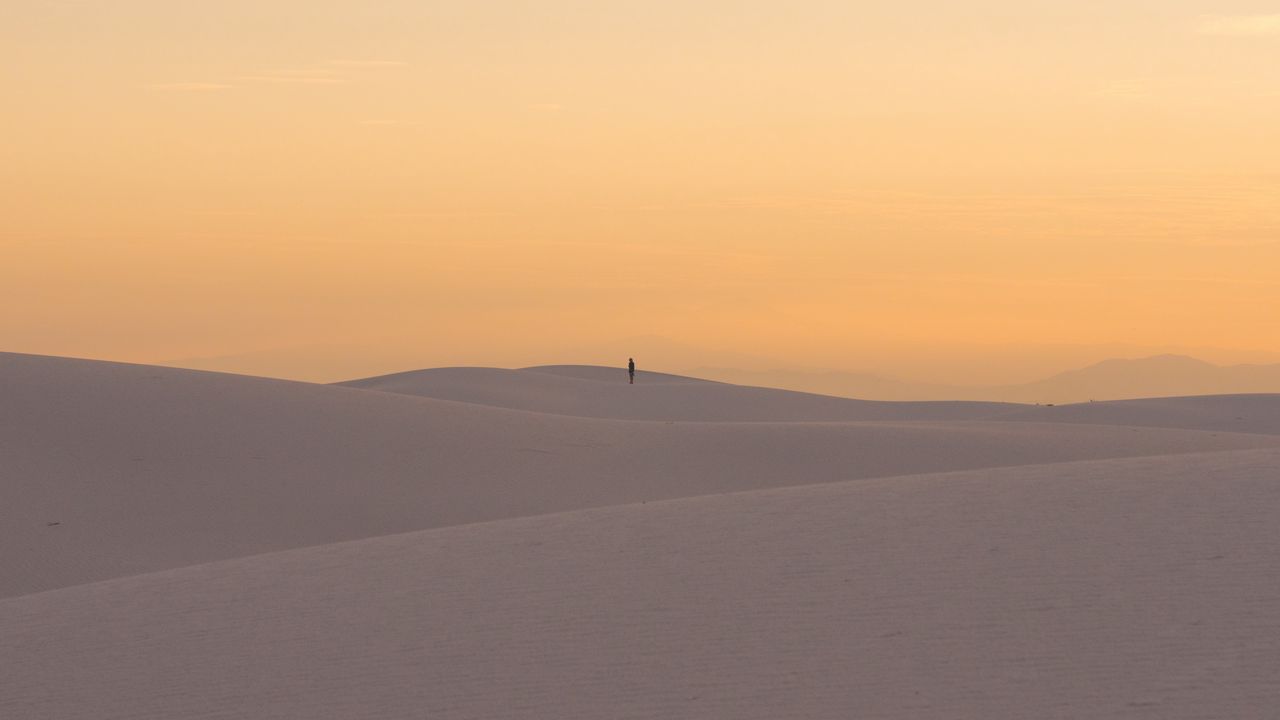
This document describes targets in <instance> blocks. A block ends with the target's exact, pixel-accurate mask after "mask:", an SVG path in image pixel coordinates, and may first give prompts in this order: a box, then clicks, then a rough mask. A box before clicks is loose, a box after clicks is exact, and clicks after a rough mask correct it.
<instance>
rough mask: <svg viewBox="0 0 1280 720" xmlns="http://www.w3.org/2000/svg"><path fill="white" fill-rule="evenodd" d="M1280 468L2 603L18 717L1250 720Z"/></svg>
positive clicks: (692, 512)
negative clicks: (1279, 470)
mask: <svg viewBox="0 0 1280 720" xmlns="http://www.w3.org/2000/svg"><path fill="white" fill-rule="evenodd" d="M1278 465H1280V451H1277V450H1263V451H1246V452H1225V453H1213V454H1201V455H1186V456H1182V457H1177V458H1145V459H1124V460H1106V461H1095V462H1085V463H1068V464H1058V465H1048V466H1037V467H1021V468H1008V469H1002V470H984V471H979V472H966V473H957V474H949V475H934V476H917V477H906V478H892V479H882V480H868V481H861V482H845V483H833V484H827V485H821V486H808V487H801V488H786V489H775V490H767V491H759V492H752V493H741V494H732V495H719V496H713V497H701V498H692V499H682V500H675V501H670V502H665V503H650V504H648V505H629V506H624V507H612V508H603V509H596V510H587V511H579V512H574V513H568V514H556V515H548V516H541V517H536V518H522V519H516V520H510V521H503V522H498V523H490V524H480V525H469V526H464V527H457V528H446V529H442V530H435V531H428V532H420V533H413V534H407V535H399V536H392V537H383V538H376V539H369V540H364V541H359V542H354V543H346V544H336V545H326V546H322V547H314V548H306V549H301V550H295V551H291V552H284V553H277V554H270V555H263V556H257V557H253V558H247V559H242V560H236V561H229V562H224V563H217V564H211V565H202V566H197V567H189V568H183V569H178V570H172V571H168V572H163V573H157V574H149V575H143V576H137V577H131V578H123V579H118V580H112V581H108V582H104V583H98V584H93V585H85V586H80V587H74V588H68V589H65V590H60V591H54V592H50V593H42V594H37V595H30V596H27V597H21V598H14V599H9V600H6V601H0V647H3V648H5V651H4V653H2V654H0V677H3V678H4V679H5V681H4V683H2V684H0V715H4V716H5V717H22V718H31V719H39V718H58V719H59V720H75V719H76V718H86V719H88V718H92V719H94V720H96V719H97V718H106V717H129V718H180V717H254V718H264V719H267V718H350V717H388V718H390V717H432V718H477V717H483V718H555V719H557V720H560V719H574V718H583V719H587V718H591V719H594V718H601V717H627V718H671V717H699V718H737V719H740V718H769V719H773V718H780V717H806V718H833V719H834V718H902V719H908V718H909V719H913V720H915V719H926V720H927V719H929V718H939V719H941V718H946V719H947V720H1022V719H1024V718H1043V719H1055V718H1059V719H1066V718H1072V719H1074V718H1090V719H1091V720H1108V719H1111V718H1116V719H1119V718H1125V719H1129V718H1160V719H1161V720H1179V719H1183V718H1186V719H1188V720H1189V719H1191V718H1210V717H1213V718H1225V717H1230V718H1255V719H1259V720H1261V719H1262V718H1269V717H1272V715H1273V713H1274V711H1275V708H1277V707H1280V683H1277V677H1280V655H1278V654H1277V651H1276V646H1275V642H1274V638H1275V637H1276V636H1277V635H1278V634H1280V595H1277V593H1276V583H1275V571H1274V566H1275V557H1276V555H1277V553H1278V552H1280V524H1277V523H1276V522H1275V518H1276V510H1277V508H1278V507H1280V484H1277V483H1276V482H1275V468H1276V467H1277V466H1278Z"/></svg>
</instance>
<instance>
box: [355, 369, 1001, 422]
mask: <svg viewBox="0 0 1280 720" xmlns="http://www.w3.org/2000/svg"><path fill="white" fill-rule="evenodd" d="M338 384H339V385H342V386H346V387H354V388H360V389H363V390H379V391H382V392H391V393H399V394H403V395H418V396H421V397H431V398H437V399H441V400H455V401H458V402H468V403H476V404H480V405H491V406H494V407H504V408H512V409H518V410H531V411H534V412H543V413H554V414H557V415H573V416H577V417H594V418H612V419H619V420H688V421H695V420H696V421H717V422H719V421H724V422H770V421H772V422H796V421H842V420H846V421H860V420H913V421H914V420H972V419H983V418H991V417H994V416H996V415H998V414H1000V413H1001V412H1007V411H1010V410H1016V409H1018V408H1019V407H1020V406H1018V405H1012V404H1008V403H984V402H880V401H871V400H852V399H849V398H837V397H829V396H826V395H813V394H810V393H802V392H793V391H790V390H776V389H772V388H760V387H749V386H745V385H732V384H729V383H719V382H712V381H710V380H699V379H696V378H687V377H681V376H679V375H665V374H662V373H648V372H638V373H636V384H635V385H628V384H627V380H626V371H625V370H616V369H613V368H602V367H594V366H549V367H537V368H526V369H523V370H503V369H499V368H432V369H428V370H414V371H411V372H404V373H396V374H394V375H384V376H380V377H373V378H364V379H361V380H351V381H348V382H344V383H338Z"/></svg>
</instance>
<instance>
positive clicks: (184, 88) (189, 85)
mask: <svg viewBox="0 0 1280 720" xmlns="http://www.w3.org/2000/svg"><path fill="white" fill-rule="evenodd" d="M146 87H147V88H149V89H151V90H168V91H173V92H207V91H213V90H230V89H231V88H233V87H235V85H228V84H226V83H210V82H177V83H152V84H150V85H147V86H146Z"/></svg>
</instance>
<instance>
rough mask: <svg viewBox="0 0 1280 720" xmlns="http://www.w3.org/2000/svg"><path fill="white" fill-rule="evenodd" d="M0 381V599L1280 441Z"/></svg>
mask: <svg viewBox="0 0 1280 720" xmlns="http://www.w3.org/2000/svg"><path fill="white" fill-rule="evenodd" d="M0 383H3V384H2V385H0V393H2V399H3V402H0V438H2V439H3V440H2V441H3V443H4V445H3V446H2V447H0V450H2V451H3V454H4V466H3V475H2V476H0V490H2V491H3V497H4V498H5V502H4V503H0V547H4V548H5V549H6V550H5V552H4V553H2V554H0V597H6V596H16V595H22V594H26V593H31V592H37V591H41V590H49V589H54V588H59V587H68V586H72V585H78V584H81V583H86V582H90V581H95V580H103V579H108V578H113V577H120V576H125V575H132V574H138V573H145V572H152V571H156V570H163V569H167V568H175V567H181V566H184V565H191V564H196V563H204V562H210V561H215V560H223V559H229V558H236V557H243V556H246V555H252V554H258V553H265V552H271V551H278V550H284V549H288V548H297V547H303V546H309V545H320V544H325V543H331V542H336V541H343V540H354V539H359V538H366V537H373V536H378V535H386V534H390V533H399V532H408V531H413V530H422V529H428V528H437V527H444V526H449V525H460V524H466V523H474V522H481V521H489V520H496V519H503V518H515V517H521V516H528V515H537V514H543V513H553V512H561V511H566V510H574V509H581V508H588V507H599V506H607V505H617V504H626V503H635V502H643V501H652V500H661V499H670V498H679V497H690V496H696V495H704V494H709V493H723V492H734V491H743V490H753V489H761V488H768V487H778V486H787V485H804V484H810V483H820V482H837V481H843V480H850V479H857V478H871V477H885V476H892V475H904V474H912V473H923V472H936V471H946V470H960V469H973V468H983V467H996V466H1010V465H1025V464H1036V463H1046V462H1059V461H1071V460H1087V459H1098V458H1112V457H1127V456H1142V455H1162V454H1169V453H1186V452H1202V451H1210V450H1230V449H1245V448H1260V447H1270V446H1277V445H1280V437H1275V436H1265V435H1249V434H1231V433H1211V432H1204V431H1195V430H1167V429H1151V428H1117V427H1110V426H1091V425H1086V424H1050V423H1040V422H1025V423H1012V422H976V421H969V422H960V421H953V422H932V421H930V422H923V421H922V422H906V421H896V422H879V423H870V422H844V423H839V422H824V423H740V422H721V423H706V422H698V423H689V422H673V423H667V422H633V421H631V422H627V421H614V420H602V419H594V418H578V417H565V416H559V415H551V414H543V413H530V412H520V411H511V410H505V409H501V408H494V407H487V406H481V405H475V404H465V403H458V402H448V401H441V400H435V399H429V398H419V397H406V396H400V395H395V394H391V393H382V392H368V391H362V390H355V389H350V388H341V387H330V386H323V385H312V384H306V383H291V382H284V381H272V380H262V379H257V378H248V377H243V376H234V375H221V374H216V373H204V372H196V371H185V370H174V369H167V368H156V367H148V366H140V365H124V364H117V363H102V362H92V361H82V360H66V359H58V358H46V357H36V356H24V355H0ZM622 387H624V388H626V389H628V390H636V391H638V392H645V391H646V390H648V388H645V387H642V386H636V387H635V388H630V387H627V386H622ZM717 387H719V388H723V390H724V392H726V393H731V392H732V391H735V390H737V391H742V392H744V393H746V394H747V395H748V396H751V397H755V395H754V394H753V392H754V391H753V389H751V388H737V387H736V386H731V385H717ZM610 397H617V396H610ZM633 397H634V395H633ZM723 397H732V395H723ZM808 397H811V396H801V398H802V399H803V398H808ZM788 401H790V400H788ZM926 416H929V415H928V414H927V413H926Z"/></svg>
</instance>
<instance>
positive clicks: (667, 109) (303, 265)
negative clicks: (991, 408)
mask: <svg viewBox="0 0 1280 720" xmlns="http://www.w3.org/2000/svg"><path fill="white" fill-rule="evenodd" d="M691 6H692V7H691ZM0 61H2V65H0V73H3V76H0V79H3V81H4V90H3V92H4V95H5V102H4V107H5V110H4V112H3V113H0V191H2V192H0V217H3V220H2V221H0V247H2V248H3V250H4V253H3V256H4V258H5V262H4V263H2V264H0V338H2V339H3V344H2V345H0V349H5V350H15V351H23V352H38V353H50V354H66V355H77V356H88V357H98V358H106V359H121V360H132V361H142V362H165V361H182V360H184V359H191V358H210V357H223V356H229V357H240V358H246V357H247V358H251V359H252V358H254V357H257V358H260V359H261V362H260V363H259V364H258V365H256V366H255V365H254V364H253V361H247V364H246V361H241V362H240V364H239V365H236V366H235V367H233V368H231V369H239V370H245V371H260V372H264V373H266V372H269V373H271V374H279V375H288V376H293V377H299V378H308V379H337V378H338V377H342V376H344V375H345V374H352V375H354V374H361V373H364V374H369V373H372V372H378V371H383V370H392V369H405V368H409V367H415V366H426V365H440V364H456V363H469V364H488V365H520V364H528V363H535V362H566V361H567V362H572V361H582V362H601V361H606V360H608V359H610V358H612V357H613V354H616V353H628V354H643V353H644V351H646V350H647V351H649V352H648V355H647V356H645V357H646V358H652V361H651V365H652V364H656V365H658V366H662V365H667V366H671V369H677V368H676V367H674V366H691V365H696V364H700V363H701V364H708V365H719V366H728V365H735V364H736V365H739V366H742V365H749V364H756V365H761V366H764V365H774V366H783V365H786V366H795V367H822V368H835V369H842V370H877V371H881V372H884V373H886V374H890V375H894V374H897V375H903V376H909V377H911V378H914V379H922V380H935V381H945V382H962V381H965V380H973V381H974V382H992V381H996V380H998V379H1001V378H1008V379H1010V380H1018V379H1030V376H1033V375H1035V374H1037V373H1041V372H1043V371H1046V370H1050V369H1053V368H1055V367H1057V369H1063V368H1065V367H1068V366H1072V365H1077V364H1081V363H1082V362H1087V361H1090V360H1093V359H1102V357H1105V356H1107V355H1111V354H1125V353H1129V354H1134V353H1147V352H1163V351H1187V352H1195V353H1197V354H1200V355H1201V356H1203V357H1205V358H1206V359H1210V360H1216V361H1219V362H1234V361H1242V360H1258V359H1277V358H1280V140H1278V139H1277V137H1280V135H1277V132H1276V128H1277V127H1280V70H1278V68H1280V6H1277V5H1275V4H1274V3H1266V2H1226V1H1223V0H1216V1H1214V2H1201V1H1192V0H1164V1H1163V2H1160V3H1151V2H1138V1H1137V0H1110V1H1108V2H1101V1H1098V2H1092V1H1083V2H1082V1H1079V0H1077V1H1075V2H1065V1H1063V2H1051V1H1048V0H1045V1H1041V2H1028V1H1027V0H1017V1H1015V0H979V1H977V2H970V3H953V2H940V1H935V2H918V3H902V2H862V3H859V2H850V1H849V0H841V1H835V0H831V1H826V0H824V1H808V2H805V1H799V2H793V3H776V2H755V1H751V0H736V1H734V2H728V1H725V2H722V1H720V0H712V1H708V2H700V3H685V2H652V1H651V2H647V3H615V2H600V1H599V0H595V1H588V0H580V1H574V2H566V1H564V0H544V1H542V2H484V3H462V2H454V3H442V2H421V1H416V0H415V1H410V0H398V1H395V2H388V1H383V2H378V1H376V0H365V1H362V2H336V1H334V0H307V1H306V2H302V1H301V0H278V1H275V2H262V1H261V0H258V1H256V2H248V1H245V0H229V1H222V2H217V3H186V2H173V1H172V0H164V1H161V0H151V1H147V2H141V1H137V0H120V1H113V2H107V1H105V0H103V1H102V2H92V1H89V0H82V1H78V2H77V1H72V0H64V1H49V2H34V1H28V0H15V1H12V2H7V3H4V4H3V7H0ZM658 338H661V339H658ZM633 347H637V348H639V349H638V350H635V351H634V353H629V352H628V351H629V350H630V348H633ZM1092 356H1097V357H1092ZM266 358H270V359H269V360H268V359H266ZM623 360H625V357H624V358H623ZM228 367H229V368H230V367H231V366H228Z"/></svg>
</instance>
